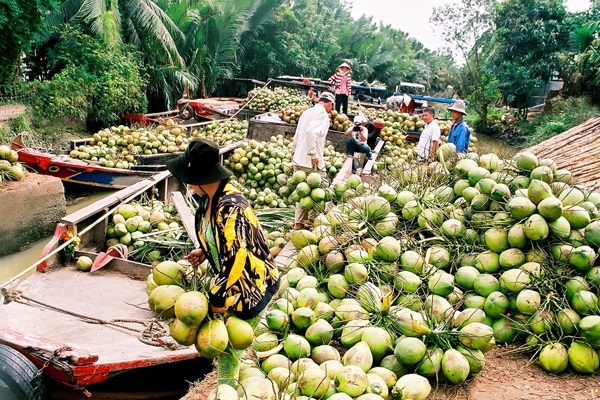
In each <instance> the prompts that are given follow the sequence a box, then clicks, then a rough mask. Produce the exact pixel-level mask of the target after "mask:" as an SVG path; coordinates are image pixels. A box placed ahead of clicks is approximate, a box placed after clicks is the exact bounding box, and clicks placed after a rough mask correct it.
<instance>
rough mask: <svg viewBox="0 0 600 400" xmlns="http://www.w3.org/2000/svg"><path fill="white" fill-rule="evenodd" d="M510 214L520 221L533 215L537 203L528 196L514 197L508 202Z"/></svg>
mask: <svg viewBox="0 0 600 400" xmlns="http://www.w3.org/2000/svg"><path fill="white" fill-rule="evenodd" d="M508 210H509V212H510V215H511V216H512V217H513V218H514V219H516V220H518V221H520V220H522V219H524V218H527V217H529V216H531V215H532V214H533V213H534V212H535V211H536V206H535V204H534V203H533V202H532V201H531V200H529V199H528V198H527V197H513V198H512V199H511V200H510V201H509V202H508Z"/></svg>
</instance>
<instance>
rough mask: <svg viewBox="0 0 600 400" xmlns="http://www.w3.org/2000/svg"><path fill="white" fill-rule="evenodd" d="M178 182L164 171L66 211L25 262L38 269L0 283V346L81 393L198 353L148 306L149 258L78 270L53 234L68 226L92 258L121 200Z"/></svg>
mask: <svg viewBox="0 0 600 400" xmlns="http://www.w3.org/2000/svg"><path fill="white" fill-rule="evenodd" d="M179 186H180V185H179V182H178V181H177V180H176V179H175V178H173V177H172V176H171V175H170V173H169V172H168V171H163V172H160V173H158V174H156V175H154V176H152V177H150V178H149V179H146V180H143V181H140V182H138V183H137V184H134V185H132V186H131V187H129V188H127V189H124V190H121V191H118V192H116V193H113V194H111V195H109V196H107V197H105V198H103V199H102V200H99V201H97V202H96V203H93V204H91V205H89V206H87V207H85V208H83V209H81V210H79V211H77V212H75V213H73V214H70V215H68V216H66V217H64V218H63V219H62V220H61V221H60V223H59V224H58V226H57V229H56V232H55V237H54V238H53V239H52V240H51V241H50V243H48V245H47V246H46V248H45V249H44V257H43V258H42V259H41V260H40V261H38V263H36V264H34V265H33V266H32V267H30V269H32V268H35V267H37V271H35V272H34V273H33V275H31V276H29V277H28V278H27V279H24V276H25V275H26V274H27V273H30V272H31V271H24V272H23V273H21V274H20V275H19V276H17V277H14V278H13V279H11V280H10V281H9V282H5V283H4V284H1V286H2V287H1V290H2V296H3V297H4V304H0V345H4V346H9V347H10V348H12V349H14V350H17V351H18V352H19V353H21V354H23V355H24V356H25V357H27V359H28V360H29V361H30V362H31V363H33V364H34V365H35V368H36V369H40V370H41V371H42V372H43V374H44V375H45V376H46V377H48V378H51V379H52V380H53V381H56V382H59V383H61V384H63V385H66V386H68V387H71V388H74V389H76V390H77V389H78V390H82V391H84V394H88V393H87V392H86V387H88V386H89V385H92V384H95V383H98V382H102V381H104V380H106V379H108V378H110V377H112V376H115V375H117V374H120V373H122V372H126V371H129V370H132V369H137V368H141V367H150V366H155V365H160V364H172V363H177V362H180V361H186V360H192V359H195V358H197V357H199V353H198V352H197V351H196V349H195V348H194V346H180V345H178V344H177V343H175V342H174V341H173V340H172V338H170V336H169V333H168V327H167V326H166V323H165V321H160V320H157V319H156V317H157V316H156V315H155V314H154V313H153V312H152V311H151V310H150V309H149V307H148V295H147V293H146V278H147V276H148V274H149V273H150V272H151V266H150V265H148V264H142V263H138V262H134V261H130V260H125V259H120V258H114V259H113V260H112V261H110V262H109V263H108V264H107V265H106V266H105V267H104V268H102V269H99V270H97V271H95V272H93V273H84V272H81V271H79V270H78V269H77V267H76V266H75V265H62V262H61V257H59V256H60V253H59V252H58V250H60V247H59V240H58V238H59V237H60V235H62V233H63V232H64V230H66V229H68V230H71V231H72V232H73V233H74V234H75V235H79V237H80V238H81V243H80V246H79V248H80V249H81V250H80V251H78V252H77V253H76V256H79V255H83V254H85V255H88V256H89V257H91V258H92V259H94V258H95V257H96V256H98V251H99V245H98V243H99V242H103V241H104V234H105V232H106V231H105V228H106V225H107V223H108V222H107V219H108V217H109V216H110V215H111V214H112V212H113V211H114V210H115V209H116V207H117V206H118V205H119V204H121V203H122V202H128V201H130V200H132V199H133V198H136V197H137V196H140V195H141V194H142V193H147V192H148V191H152V193H153V194H154V195H155V196H156V198H157V199H164V198H166V197H167V196H169V195H170V193H171V192H173V191H174V190H177V189H180V187H179ZM99 238H101V239H99ZM42 271H43V272H42ZM21 279H23V282H20V280H21ZM206 364H207V368H208V369H207V371H210V363H209V362H207V363H206ZM0 386H1V385H0ZM0 393H1V392H0ZM0 397H1V396H0Z"/></svg>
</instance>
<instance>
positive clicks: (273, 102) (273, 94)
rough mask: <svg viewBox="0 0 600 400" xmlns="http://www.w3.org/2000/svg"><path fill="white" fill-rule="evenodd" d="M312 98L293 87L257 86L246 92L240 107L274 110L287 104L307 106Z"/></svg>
mask: <svg viewBox="0 0 600 400" xmlns="http://www.w3.org/2000/svg"><path fill="white" fill-rule="evenodd" d="M311 104H312V100H311V99H310V98H309V97H308V96H306V95H302V94H301V93H300V91H299V90H298V89H293V88H282V87H279V88H275V89H274V90H271V89H269V88H257V89H253V90H251V91H250V92H248V96H247V97H246V99H244V100H243V101H242V104H241V105H242V107H246V108H248V109H249V110H256V111H274V110H280V109H282V108H285V107H288V106H309V105H311Z"/></svg>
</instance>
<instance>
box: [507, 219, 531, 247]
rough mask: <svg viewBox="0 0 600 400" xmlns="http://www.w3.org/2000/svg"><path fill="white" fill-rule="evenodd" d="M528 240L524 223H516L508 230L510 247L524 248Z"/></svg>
mask: <svg viewBox="0 0 600 400" xmlns="http://www.w3.org/2000/svg"><path fill="white" fill-rule="evenodd" d="M527 241H528V239H527V236H525V230H524V225H523V224H514V225H513V226H512V227H511V228H510V229H509V230H508V244H510V247H514V248H518V249H523V248H524V247H525V246H526V245H527Z"/></svg>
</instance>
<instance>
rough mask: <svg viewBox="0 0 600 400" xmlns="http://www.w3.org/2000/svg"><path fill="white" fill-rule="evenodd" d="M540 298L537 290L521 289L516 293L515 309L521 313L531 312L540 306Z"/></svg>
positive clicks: (528, 313) (527, 313)
mask: <svg viewBox="0 0 600 400" xmlns="http://www.w3.org/2000/svg"><path fill="white" fill-rule="evenodd" d="M541 299H542V298H541V296H540V293H539V292H537V291H535V290H531V289H523V290H521V291H520V292H519V294H518V295H517V309H518V310H519V312H521V313H522V314H526V315H530V314H533V313H535V312H536V311H537V310H538V309H539V308H540V304H541Z"/></svg>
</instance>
